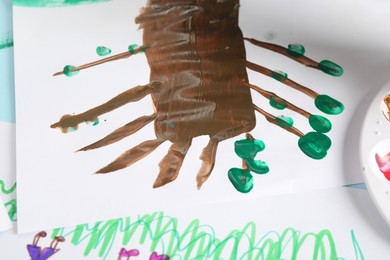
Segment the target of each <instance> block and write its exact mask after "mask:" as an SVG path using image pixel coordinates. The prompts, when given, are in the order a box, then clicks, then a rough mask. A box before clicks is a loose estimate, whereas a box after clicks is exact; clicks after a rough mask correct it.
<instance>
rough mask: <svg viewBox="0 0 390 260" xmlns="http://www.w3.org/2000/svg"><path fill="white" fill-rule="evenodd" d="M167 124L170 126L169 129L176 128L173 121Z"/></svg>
mask: <svg viewBox="0 0 390 260" xmlns="http://www.w3.org/2000/svg"><path fill="white" fill-rule="evenodd" d="M166 124H167V125H168V127H169V128H172V129H173V128H175V124H174V123H173V122H171V121H168V122H167V123H166Z"/></svg>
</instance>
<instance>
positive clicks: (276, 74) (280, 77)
mask: <svg viewBox="0 0 390 260" xmlns="http://www.w3.org/2000/svg"><path fill="white" fill-rule="evenodd" d="M272 77H273V78H274V79H276V80H277V81H280V82H283V81H285V80H286V79H288V75H287V73H286V72H283V71H278V70H274V71H272Z"/></svg>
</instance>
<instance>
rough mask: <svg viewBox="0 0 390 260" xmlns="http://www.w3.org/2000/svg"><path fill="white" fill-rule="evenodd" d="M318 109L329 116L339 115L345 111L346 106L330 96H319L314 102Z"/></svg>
mask: <svg viewBox="0 0 390 260" xmlns="http://www.w3.org/2000/svg"><path fill="white" fill-rule="evenodd" d="M314 104H315V105H316V107H317V108H318V109H319V110H321V111H322V112H324V113H325V114H328V115H338V114H340V113H341V112H343V111H344V105H343V104H342V103H341V102H340V101H337V100H336V99H334V98H331V97H330V96H328V95H318V97H316V99H315V100H314Z"/></svg>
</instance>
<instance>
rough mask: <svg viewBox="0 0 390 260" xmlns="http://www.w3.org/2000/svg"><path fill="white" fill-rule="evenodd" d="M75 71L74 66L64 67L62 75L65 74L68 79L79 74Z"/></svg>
mask: <svg viewBox="0 0 390 260" xmlns="http://www.w3.org/2000/svg"><path fill="white" fill-rule="evenodd" d="M75 69H76V67H75V66H72V65H66V66H65V67H64V70H63V72H64V74H65V75H66V76H68V77H73V76H75V75H77V74H79V72H80V71H79V70H75Z"/></svg>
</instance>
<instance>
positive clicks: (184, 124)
mask: <svg viewBox="0 0 390 260" xmlns="http://www.w3.org/2000/svg"><path fill="white" fill-rule="evenodd" d="M71 2H72V3H75V2H76V3H77V4H79V3H82V2H85V1H69V2H67V1H65V2H64V4H65V3H68V4H70V3H71ZM88 2H92V1H88ZM206 2H207V1H199V2H196V3H195V2H194V3H193V4H190V3H189V2H188V3H187V2H185V3H183V4H182V5H177V6H175V10H176V9H177V10H176V11H175V12H173V11H171V6H167V3H166V2H165V1H147V2H146V7H145V8H143V9H142V10H141V12H140V14H139V16H138V17H136V18H135V22H136V23H137V24H139V26H140V28H141V29H143V39H144V42H143V44H142V45H141V46H138V45H136V44H131V45H130V46H129V47H128V49H127V51H125V52H123V53H119V54H115V55H111V56H108V55H110V54H111V49H109V48H108V47H105V46H102V45H99V46H98V47H97V48H96V53H97V54H98V55H99V56H108V57H105V58H102V59H99V60H95V61H92V62H89V63H85V64H83V65H66V66H65V67H64V68H63V70H62V71H58V72H56V73H54V74H53V76H60V75H65V76H68V77H73V76H77V75H78V74H80V73H81V72H82V70H84V69H89V68H92V67H94V66H97V65H101V64H103V63H106V62H111V61H115V60H119V59H124V58H130V57H131V56H133V55H135V54H137V53H143V54H145V56H146V60H147V61H148V64H149V68H150V81H149V82H145V85H141V86H135V87H133V88H130V89H128V90H127V91H125V92H123V93H120V94H118V95H117V96H114V97H112V98H111V99H109V100H108V101H107V102H105V103H102V104H100V105H97V106H95V107H92V108H90V109H88V110H86V111H84V112H81V113H79V114H72V115H71V114H65V115H62V116H61V115H59V120H58V121H57V122H54V123H53V124H52V125H51V126H50V127H51V128H58V129H60V130H61V131H62V132H63V133H67V132H72V131H73V130H77V129H78V126H79V124H81V123H84V122H94V121H95V120H97V119H98V118H99V116H101V115H103V114H106V113H109V112H111V111H113V110H116V109H119V108H120V107H122V106H124V105H125V104H128V103H130V102H136V101H138V100H140V99H142V98H143V97H145V96H149V95H150V96H151V97H152V101H153V105H154V108H155V113H153V114H152V115H149V116H146V115H144V116H141V117H139V118H137V119H135V120H134V121H131V122H130V123H128V124H126V125H124V126H123V127H120V128H118V129H117V130H115V131H113V132H111V133H108V134H107V135H106V136H105V137H103V138H102V139H100V140H97V141H96V142H94V143H92V144H90V145H87V146H85V147H83V148H81V149H80V150H79V151H87V150H92V149H97V148H101V147H104V146H107V145H110V144H112V143H114V142H117V141H120V140H121V139H123V138H125V137H128V136H130V135H132V134H134V133H135V132H137V131H138V130H140V129H142V128H143V127H145V126H146V125H148V124H149V123H152V122H153V123H154V132H155V136H156V139H153V140H145V141H143V142H141V143H140V144H138V145H136V146H134V147H132V148H130V149H128V150H127V151H124V152H123V153H122V154H121V155H120V156H119V157H117V158H116V159H114V160H113V161H112V162H111V163H109V164H107V165H106V166H103V167H102V168H101V169H98V170H97V171H96V173H98V174H108V173H112V172H115V171H119V170H122V169H125V168H127V167H130V166H131V165H132V164H134V163H136V162H137V161H139V160H141V159H143V160H144V159H145V158H146V157H147V156H148V155H149V154H150V153H152V152H153V151H154V150H155V149H157V148H158V147H159V146H160V145H161V144H162V143H164V142H170V143H171V147H170V148H169V150H168V151H167V154H166V155H165V156H164V157H163V158H162V159H161V161H160V163H159V166H160V172H159V174H158V176H157V178H156V180H155V182H154V184H153V188H159V187H161V186H164V185H166V184H168V183H170V182H172V181H174V180H175V179H176V178H177V177H178V174H179V172H180V167H181V166H182V163H183V161H184V159H185V156H186V154H187V151H188V150H189V149H190V147H191V143H192V141H193V139H195V138H197V137H199V136H209V142H208V144H207V145H206V146H205V147H204V149H203V150H202V151H201V152H200V160H201V161H202V165H201V166H200V169H199V171H198V173H197V175H196V184H197V188H198V189H200V188H201V186H202V185H203V183H205V182H206V181H207V180H208V178H209V176H210V175H211V173H212V170H213V168H214V165H215V160H216V154H217V148H218V144H219V143H220V142H222V141H224V140H228V139H231V138H234V137H236V136H239V135H241V134H246V135H250V132H251V131H255V130H254V129H255V127H256V125H257V122H256V121H257V120H256V116H255V113H256V112H257V113H259V114H261V115H262V116H264V117H265V119H266V121H268V122H269V123H271V124H274V125H276V126H278V127H280V128H282V129H284V130H285V131H287V132H289V133H292V134H294V135H296V136H297V137H298V139H297V143H298V147H299V148H300V149H301V151H302V152H303V153H304V154H305V155H307V156H308V157H310V158H312V159H315V160H320V159H323V158H324V157H325V156H326V155H327V152H328V150H329V149H330V147H331V144H332V143H331V140H330V138H329V137H328V136H327V135H326V133H327V132H329V131H330V130H331V123H330V120H329V119H327V118H326V117H324V116H322V115H317V114H312V113H310V112H308V111H306V110H304V109H303V108H300V107H298V106H297V105H294V104H293V103H291V102H290V101H288V100H286V99H284V98H283V97H281V96H280V95H278V94H275V93H273V92H270V91H268V90H265V89H262V88H260V87H258V86H255V85H253V84H251V83H250V79H249V78H248V76H247V70H252V71H254V72H255V73H258V74H263V75H265V76H267V77H270V78H273V79H275V80H276V81H277V84H282V85H285V86H287V87H290V88H293V89H294V90H296V91H297V99H298V98H299V97H300V95H301V94H303V95H306V96H308V97H309V98H311V99H312V100H313V101H314V104H315V106H316V108H317V109H318V110H319V111H320V112H322V113H324V114H327V115H332V116H333V115H338V114H340V113H342V112H343V110H344V105H343V104H342V103H341V102H339V101H337V100H336V99H334V98H332V97H330V96H328V95H326V94H319V93H317V92H315V91H314V90H312V89H311V88H308V87H306V86H303V85H301V84H299V83H297V82H295V81H293V80H292V79H290V78H289V76H288V74H287V72H283V71H278V70H270V69H268V68H266V67H263V66H261V65H259V64H257V63H253V62H252V61H250V59H252V58H250V57H248V58H246V49H245V43H248V44H252V45H254V46H256V47H260V48H263V49H266V50H269V51H273V52H276V53H278V54H279V55H284V56H286V57H287V58H289V59H291V60H293V61H296V62H297V63H301V64H303V65H305V66H306V67H308V68H312V69H317V70H319V71H322V72H324V73H325V74H328V75H330V76H334V77H339V76H341V75H342V74H343V68H342V67H341V66H339V65H338V64H336V63H335V62H333V61H330V60H327V59H325V60H322V61H319V62H317V61H314V60H312V59H310V58H309V57H307V56H305V53H306V49H305V47H304V46H303V45H301V44H297V43H294V44H289V45H288V46H287V47H283V46H280V45H276V44H272V43H267V42H261V41H259V40H256V39H253V38H247V37H244V36H243V35H242V32H241V30H240V28H239V24H238V14H239V8H236V6H239V3H240V1H239V0H226V1H211V2H209V3H208V4H207V3H206ZM195 7H196V8H195ZM191 8H195V9H194V12H190V13H188V10H189V9H191ZM165 10H167V11H166V13H164V12H165ZM221 14H225V15H221ZM228 14H229V15H228ZM194 17H203V18H202V19H193V18H194ZM182 19H183V21H185V23H184V22H183V24H178V23H176V22H175V21H178V20H180V21H181V20H182ZM203 20H205V21H208V22H207V23H204V22H203ZM215 26H218V33H216V32H215ZM162 32H163V33H162ZM183 35H187V36H188V35H191V36H188V37H189V38H188V39H190V38H191V39H192V37H193V38H194V41H195V42H200V43H203V42H204V43H207V44H191V42H192V41H190V40H188V41H186V40H183V39H184V38H183V37H184V36H183ZM210 46H212V47H210ZM221 46H225V47H221ZM226 46H227V47H226ZM230 46H232V47H230ZM189 53H191V55H189ZM204 53H211V54H212V55H205V56H202V55H203V54H204ZM242 57H244V58H242ZM253 59H254V58H253ZM164 61H166V62H164ZM199 61H202V62H199ZM166 63H167V64H169V66H167V65H166ZM208 72H210V73H208ZM220 75H223V76H220ZM162 79H164V80H162ZM69 84H71V82H70V83H69ZM214 92H215V93H218V94H215V93H214ZM256 92H257V93H258V94H260V95H262V96H263V97H265V98H266V99H267V100H268V101H269V104H270V107H271V108H272V109H276V110H284V109H288V110H292V111H294V112H296V113H298V114H299V115H300V116H303V117H305V118H306V119H307V122H308V124H309V125H310V126H311V127H312V129H313V130H314V131H309V132H307V133H304V132H302V131H301V130H299V129H298V128H297V127H295V126H294V119H293V118H292V117H290V116H283V115H281V116H276V115H273V114H271V113H270V112H268V111H266V110H264V108H261V107H258V106H257V105H256V104H253V103H252V95H254V94H256ZM167 104H169V105H167ZM189 118H190V120H188V119H189ZM243 142H246V141H245V140H243ZM255 142H257V141H255ZM236 145H239V144H237V143H236ZM255 150H256V149H254V150H253V151H252V152H254V153H257V152H258V151H255ZM236 152H237V150H236ZM241 154H242V153H241ZM237 155H238V156H239V157H241V158H242V159H243V166H242V167H241V168H231V169H230V170H227V172H228V174H227V178H228V179H229V180H230V182H231V183H232V185H233V186H234V188H235V189H236V190H238V191H239V192H242V193H247V192H249V191H250V190H251V189H252V188H253V181H254V179H253V176H252V175H251V172H252V173H258V174H264V173H267V172H268V171H269V167H268V165H267V164H266V163H265V162H263V161H261V160H255V158H254V156H249V157H248V156H247V155H243V156H244V157H242V156H241V155H240V154H237ZM245 156H246V157H245ZM271 167H272V166H271Z"/></svg>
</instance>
